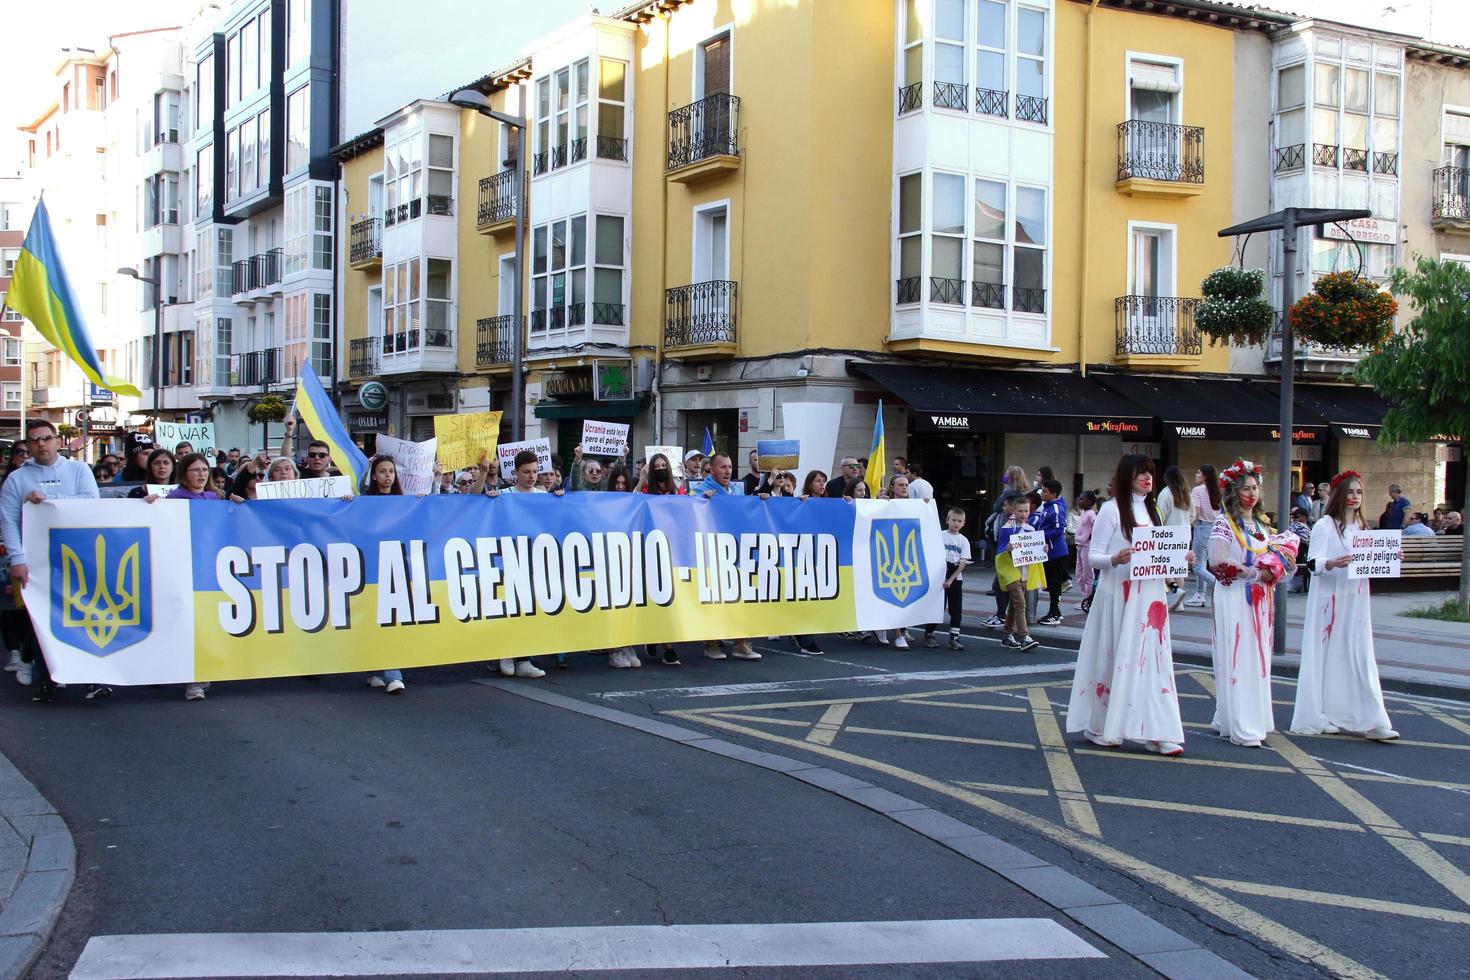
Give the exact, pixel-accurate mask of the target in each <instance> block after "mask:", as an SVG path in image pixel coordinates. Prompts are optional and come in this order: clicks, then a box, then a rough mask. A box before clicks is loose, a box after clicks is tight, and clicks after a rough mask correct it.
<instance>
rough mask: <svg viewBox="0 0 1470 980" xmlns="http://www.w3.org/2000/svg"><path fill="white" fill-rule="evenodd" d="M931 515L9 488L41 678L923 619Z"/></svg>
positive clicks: (582, 497)
mask: <svg viewBox="0 0 1470 980" xmlns="http://www.w3.org/2000/svg"><path fill="white" fill-rule="evenodd" d="M938 527H939V524H938V521H937V519H936V518H935V515H934V512H933V504H931V503H925V502H923V501H916V500H900V501H878V500H873V501H867V500H863V501H855V502H846V501H841V500H827V499H812V500H806V501H798V500H790V499H772V500H769V501H764V500H758V499H747V498H715V499H704V498H689V497H652V496H644V495H641V494H640V495H626V494H585V493H575V494H567V495H566V496H564V497H555V496H552V495H550V494H502V495H500V496H499V497H497V498H493V499H491V498H484V497H479V498H464V497H454V496H448V497H446V496H431V497H425V498H405V497H357V498H354V499H352V500H350V501H341V500H280V501H255V502H251V503H249V504H244V505H234V504H229V503H222V502H215V501H188V502H185V503H184V505H183V506H171V507H159V506H149V505H148V504H147V503H144V502H142V501H83V500H77V501H58V502H47V503H43V504H27V505H26V507H25V511H24V534H25V538H26V541H27V542H28V543H30V546H31V547H32V548H37V544H35V542H42V541H44V542H46V544H45V545H44V549H43V550H39V551H38V552H37V553H44V554H46V555H47V556H48V560H47V561H46V562H44V563H42V562H36V563H34V564H33V566H32V574H31V580H30V584H29V585H28V586H27V588H26V592H25V597H26V605H27V607H28V609H29V610H30V612H31V615H32V617H33V619H34V621H35V623H36V630H37V635H38V636H39V637H40V639H41V644H42V647H43V650H44V652H45V654H46V658H47V662H48V664H49V665H50V667H51V672H52V675H53V676H54V677H55V678H56V680H57V681H58V682H61V683H68V684H70V683H98V684H161V683H178V682H189V681H211V680H231V679H240V678H253V677H272V676H286V675H292V674H324V673H334V672H343V671H366V670H380V669H383V668H388V667H417V666H431V665H435V664H448V663H457V662H460V661H465V660H485V659H495V658H498V657H512V656H526V655H528V654H537V653H561V652H566V651H571V650H580V649H586V648H587V647H588V646H589V643H591V641H590V640H589V637H595V638H596V642H595V643H591V645H594V646H623V645H632V644H635V643H666V642H679V641H697V640H707V639H727V638H738V637H744V636H752V635H759V636H766V635H770V634H772V633H781V634H803V633H826V632H838V631H845V630H854V629H895V628H898V627H902V626H913V625H918V624H922V623H929V622H934V621H936V620H938V619H939V618H940V616H941V614H942V609H941V606H942V601H943V595H942V590H941V588H940V587H939V586H938V584H937V583H940V582H942V581H943V571H944V552H943V548H942V546H941V544H940V541H939V533H938ZM165 542H167V548H168V552H167V560H163V557H164V556H163V553H162V552H161V551H160V552H159V554H158V555H157V556H156V557H155V554H154V552H155V549H162V548H164V547H165Z"/></svg>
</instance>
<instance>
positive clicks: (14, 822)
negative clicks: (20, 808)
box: [7, 813, 70, 844]
mask: <svg viewBox="0 0 1470 980" xmlns="http://www.w3.org/2000/svg"><path fill="white" fill-rule="evenodd" d="M7 819H8V820H9V822H10V826H12V827H14V828H15V832H16V833H17V834H19V835H20V837H21V839H22V840H24V841H25V842H26V843H27V844H29V843H30V842H31V838H32V837H35V836H36V835H37V834H58V833H60V834H66V833H70V831H69V830H67V829H66V821H65V820H62V819H61V817H59V816H57V815H56V814H54V813H41V814H32V815H29V816H26V815H22V816H14V817H12V816H9V815H8V814H7Z"/></svg>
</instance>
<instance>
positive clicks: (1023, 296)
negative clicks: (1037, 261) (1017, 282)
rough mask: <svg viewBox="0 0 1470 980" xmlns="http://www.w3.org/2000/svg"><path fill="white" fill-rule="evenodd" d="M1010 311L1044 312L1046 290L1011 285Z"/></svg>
mask: <svg viewBox="0 0 1470 980" xmlns="http://www.w3.org/2000/svg"><path fill="white" fill-rule="evenodd" d="M1011 312H1012V313H1045V312H1046V290H1044V289H1036V288H1034V287H1031V286H1012V287H1011Z"/></svg>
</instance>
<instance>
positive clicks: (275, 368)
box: [232, 347, 281, 388]
mask: <svg viewBox="0 0 1470 980" xmlns="http://www.w3.org/2000/svg"><path fill="white" fill-rule="evenodd" d="M232 374H233V383H234V384H236V385H239V386H241V387H244V388H264V387H265V386H266V385H273V384H278V383H279V382H280V380H281V348H279V347H269V348H266V349H265V350H253V351H249V352H248V353H245V354H236V355H235V364H234V366H233V368H232Z"/></svg>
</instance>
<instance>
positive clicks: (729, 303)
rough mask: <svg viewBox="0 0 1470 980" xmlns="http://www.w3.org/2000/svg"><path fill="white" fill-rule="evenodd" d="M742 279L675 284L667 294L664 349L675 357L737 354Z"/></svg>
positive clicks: (665, 298)
mask: <svg viewBox="0 0 1470 980" xmlns="http://www.w3.org/2000/svg"><path fill="white" fill-rule="evenodd" d="M738 287H739V283H735V282H729V281H727V280H723V279H722V280H715V281H713V282H696V283H693V284H691V285H688V286H675V287H674V288H673V289H670V290H667V291H666V292H665V296H664V307H665V317H664V349H665V350H666V351H667V352H668V353H669V355H670V356H675V357H687V358H697V357H722V356H727V355H731V354H734V353H735V351H736V344H735V310H736V305H737V300H738V295H737V292H738Z"/></svg>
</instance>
